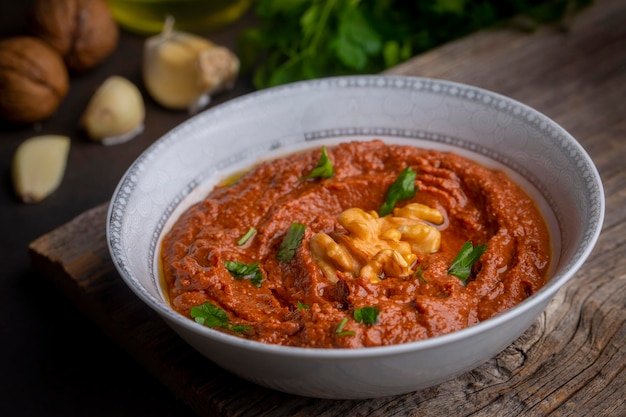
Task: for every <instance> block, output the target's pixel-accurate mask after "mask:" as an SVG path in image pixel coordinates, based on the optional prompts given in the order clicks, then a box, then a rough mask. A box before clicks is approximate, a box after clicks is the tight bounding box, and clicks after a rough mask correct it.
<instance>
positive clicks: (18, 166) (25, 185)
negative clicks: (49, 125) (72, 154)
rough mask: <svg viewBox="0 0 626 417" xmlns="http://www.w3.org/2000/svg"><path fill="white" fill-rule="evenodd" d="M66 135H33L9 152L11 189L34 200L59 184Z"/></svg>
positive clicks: (67, 140) (22, 197)
mask: <svg viewBox="0 0 626 417" xmlns="http://www.w3.org/2000/svg"><path fill="white" fill-rule="evenodd" d="M69 151H70V138H69V137H67V136H61V135H42V136H33V137H31V138H29V139H26V140H25V141H24V142H22V143H21V144H20V145H19V146H18V148H17V150H16V151H15V155H14V156H13V163H12V167H11V170H12V178H13V186H14V188H15V192H16V194H17V195H18V197H19V198H20V200H22V201H23V202H25V203H37V202H39V201H41V200H43V199H44V198H46V197H47V196H49V195H50V194H52V193H53V192H54V191H55V190H56V189H57V188H58V187H59V185H61V180H62V179H63V175H64V174H65V167H66V164H67V157H68V154H69Z"/></svg>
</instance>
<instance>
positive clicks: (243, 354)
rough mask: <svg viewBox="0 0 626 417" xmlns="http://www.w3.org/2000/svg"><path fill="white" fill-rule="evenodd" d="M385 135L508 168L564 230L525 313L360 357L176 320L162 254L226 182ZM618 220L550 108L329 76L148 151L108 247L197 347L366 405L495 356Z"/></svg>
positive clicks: (263, 377)
mask: <svg viewBox="0 0 626 417" xmlns="http://www.w3.org/2000/svg"><path fill="white" fill-rule="evenodd" d="M374 138H381V139H383V140H384V141H387V142H389V143H402V144H409V145H414V146H419V147H429V148H434V149H440V150H454V151H455V152H457V153H460V154H465V155H466V156H469V157H471V158H473V159H475V160H477V161H479V162H482V163H484V164H485V165H490V166H494V167H497V168H500V169H503V170H505V171H506V172H507V173H508V174H509V175H510V176H511V177H512V178H513V179H514V180H516V181H517V182H518V183H520V184H521V185H522V186H524V187H525V188H526V189H527V191H528V192H529V193H530V194H531V195H532V196H533V197H534V198H535V200H536V201H537V205H538V207H539V208H540V210H541V211H542V212H543V214H544V217H545V218H546V222H547V224H548V227H549V229H550V233H551V239H552V247H553V261H552V265H551V272H550V280H549V282H548V283H547V285H546V286H545V287H544V288H543V289H542V290H540V291H539V292H538V293H537V294H535V295H533V296H532V297H530V298H529V299H527V300H526V301H524V302H523V303H521V304H520V305H518V306H516V307H515V308H513V309H511V310H509V311H507V312H505V313H503V314H501V315H499V316H497V317H494V318H492V319H490V320H487V321H485V322H482V323H480V324H478V325H476V326H473V327H470V328H468V329H464V330H461V331H458V332H455V333H452V334H449V335H445V336H441V337H437V338H432V339H429V340H424V341H419V342H413V343H407V344H402V345H395V346H386V347H378V348H367V349H357V350H342V349H306V348H292V347H283V346H274V345H265V344H261V343H258V342H251V341H248V340H243V339H241V338H239V337H234V336H230V335H225V334H223V333H220V332H218V331H215V330H212V329H208V328H206V327H203V326H200V325H198V324H196V323H194V322H193V321H191V320H189V319H188V318H185V317H182V316H181V315H179V314H177V313H175V312H174V311H173V310H172V309H171V308H170V307H169V306H168V304H167V302H166V300H165V297H164V296H163V292H162V288H161V286H160V279H159V276H158V263H157V261H156V258H157V256H158V247H159V244H160V239H161V236H162V235H163V233H164V232H166V231H167V230H168V228H169V226H170V225H171V223H172V221H173V220H174V219H175V218H177V217H178V215H179V214H180V213H181V212H182V211H183V210H184V209H185V208H187V207H189V206H190V205H191V204H192V203H193V202H195V201H198V200H199V199H201V198H203V197H204V195H206V193H207V192H208V191H209V190H210V189H211V188H212V187H213V186H214V185H215V184H217V183H218V182H219V181H220V180H221V179H223V178H225V177H228V176H229V175H232V174H233V173H236V172H238V171H241V170H242V169H245V168H246V167H249V166H251V165H253V164H254V163H255V162H258V161H259V160H261V159H266V158H271V157H276V156H281V155H285V154H289V153H290V152H293V151H297V150H301V149H307V148H313V147H319V146H321V145H322V144H326V145H329V144H334V143H338V142H342V141H350V140H371V139H374ZM603 217H604V193H603V190H602V184H601V180H600V177H599V175H598V172H597V170H596V168H595V166H594V164H593V162H592V161H591V159H590V158H589V156H588V155H587V153H586V152H585V150H584V149H583V148H582V147H581V146H580V144H579V143H578V142H577V141H576V140H575V139H574V138H573V137H572V136H571V135H570V134H569V133H567V132H566V131H565V130H564V129H563V128H562V127H560V126H559V125H558V124H556V123H555V122H554V121H552V120H550V119H549V118H548V117H546V116H545V115H543V114H541V113H539V112H537V111H536V110H534V109H532V108H530V107H528V106H526V105H524V104H522V103H519V102H517V101H515V100H512V99H510V98H507V97H504V96H501V95H499V94H496V93H493V92H490V91H486V90H483V89H480V88H476V87H472V86H468V85H463V84H459V83H454V82H448V81H443V80H435V79H426V78H417V77H398V76H379V75H375V76H349V77H335V78H326V79H319V80H314V81H306V82H299V83H293V84H288V85H285V86H281V87H276V88H272V89H268V90H262V91H259V92H256V93H252V94H249V95H246V96H243V97H240V98H237V99H234V100H231V101H229V102H227V103H225V104H222V105H220V106H216V107H214V108H212V109H209V110H207V111H205V112H203V113H201V114H199V115H197V116H195V117H193V118H191V119H190V120H188V121H187V122H185V123H183V124H182V125H180V126H178V127H177V128H175V129H173V130H172V131H170V132H169V133H168V134H166V135H165V136H164V137H162V138H161V139H159V140H158V141H156V142H155V143H154V144H153V145H152V146H151V147H150V148H149V149H147V150H146V151H145V152H144V153H143V154H142V155H141V156H140V157H139V158H138V159H137V160H136V161H135V162H134V163H133V165H131V167H130V168H129V169H128V171H127V172H126V173H125V175H124V176H123V177H122V179H121V181H120V183H119V184H118V187H117V189H116V190H115V192H114V195H113V197H112V199H111V203H110V206H109V212H108V217H107V241H108V245H109V250H110V253H111V256H112V259H113V262H114V264H115V266H116V268H117V269H118V271H119V273H120V275H121V277H122V279H123V280H124V281H125V282H126V284H127V285H128V286H129V288H130V289H131V290H132V291H133V292H134V293H135V294H137V295H138V296H139V297H140V298H141V299H142V300H143V301H144V302H145V303H146V304H147V305H148V306H149V307H150V308H152V309H154V310H155V311H156V312H157V313H158V314H159V315H160V316H161V317H162V318H163V319H164V320H165V321H166V322H167V323H168V325H169V326H171V327H172V328H173V329H174V330H175V331H176V332H177V333H178V334H179V335H180V336H181V337H182V338H183V339H185V340H186V341H187V342H188V343H189V344H190V345H192V346H193V347H194V348H196V349H197V350H198V351H199V352H201V353H202V354H203V355H205V356H206V357H207V358H209V359H210V360H212V361H214V362H215V363H216V364H218V365H220V366H222V367H224V368H225V369H228V370H230V371H231V372H233V373H235V374H237V375H240V376H241V377H243V378H245V379H248V380H250V381H252V382H256V383H258V384H260V385H264V386H267V387H270V388H273V389H277V390H280V391H285V392H289V393H293V394H298V395H305V396H311V397H319V398H341V399H348V398H350V399H358V398H373V397H380V396H387V395H395V394H401V393H406V392H410V391H414V390H417V389H421V388H425V387H428V386H432V385H434V384H437V383H440V382H442V381H445V380H447V379H449V378H452V377H454V376H456V375H458V374H460V373H462V372H465V371H468V370H470V369H472V368H474V367H476V366H478V365H480V364H481V363H484V362H485V361H487V360H488V359H490V358H492V357H493V356H495V355H496V354H497V353H498V352H500V351H501V350H503V349H504V348H505V347H506V346H507V345H509V344H510V343H511V342H512V341H514V340H515V339H516V338H517V337H518V336H519V335H521V333H523V332H524V331H525V330H526V329H527V328H528V327H529V326H530V325H531V324H532V323H533V321H534V320H535V319H536V318H537V316H538V315H539V314H540V313H541V312H542V311H543V310H544V309H545V307H546V306H547V304H548V303H549V302H550V300H551V299H552V297H553V296H554V294H555V293H556V292H557V291H558V290H559V288H560V287H562V286H563V284H565V283H566V282H567V281H568V280H569V279H570V278H571V277H572V276H573V274H574V273H575V272H576V271H577V270H578V269H579V268H580V266H581V265H582V264H583V262H584V261H585V259H586V258H587V257H588V255H589V253H590V252H591V250H592V249H593V246H594V245H595V242H596V241H597V238H598V235H599V233H600V229H601V227H602V222H603Z"/></svg>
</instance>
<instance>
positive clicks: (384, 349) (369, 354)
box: [106, 74, 605, 359]
mask: <svg viewBox="0 0 626 417" xmlns="http://www.w3.org/2000/svg"><path fill="white" fill-rule="evenodd" d="M371 79H385V80H387V81H389V82H390V83H391V82H393V81H394V80H395V81H411V82H419V81H422V82H425V83H437V84H440V85H443V86H448V87H456V88H461V89H469V90H473V91H475V92H477V93H482V94H485V95H488V96H490V97H492V98H497V99H500V100H504V101H505V102H509V103H512V104H514V105H516V106H518V107H519V108H522V109H524V110H526V111H528V112H529V113H531V114H533V115H536V116H539V117H540V118H542V119H543V120H544V121H547V122H548V123H549V124H551V126H552V127H553V128H554V129H556V130H557V131H558V133H559V134H560V135H561V136H562V137H563V138H565V139H566V140H567V141H568V144H569V145H570V146H573V147H574V148H575V150H576V152H577V154H578V155H579V156H580V157H581V158H582V159H584V162H585V163H586V166H587V168H588V169H589V171H590V174H591V178H590V179H589V182H593V183H595V184H596V185H597V192H598V195H597V196H596V197H597V201H596V203H597V218H596V219H595V222H593V230H591V231H590V232H589V233H588V235H587V239H586V240H585V242H586V245H585V246H584V248H583V250H582V251H580V252H578V255H579V256H578V257H577V258H576V259H574V260H572V261H571V262H569V263H568V264H566V265H564V266H563V269H564V271H562V272H560V273H559V274H557V275H556V276H554V277H552V278H551V279H550V280H549V281H547V282H546V284H545V285H544V286H543V287H542V288H541V289H540V290H539V291H537V293H535V294H533V295H532V296H530V297H528V298H527V299H525V300H524V301H522V302H521V303H519V304H517V305H515V306H513V307H512V308H510V309H508V310H506V311H504V312H502V313H500V314H498V315H497V316H494V317H492V318H490V319H488V320H485V321H481V322H479V323H477V324H475V325H473V326H470V327H467V328H464V329H461V330H457V331H454V332H451V333H448V334H444V335H441V336H436V337H430V338H427V339H423V340H417V341H413V342H407V343H401V344H393V345H384V346H376V347H364V348H359V349H341V348H317V347H298V346H283V345H276V344H270V343H263V342H258V341H253V340H248V339H244V338H241V337H239V336H235V335H230V334H226V333H224V332H221V331H219V330H215V329H211V328H208V327H206V326H203V325H200V324H198V323H196V322H194V321H193V320H190V319H189V318H187V317H184V316H182V315H180V314H178V313H176V312H174V311H173V310H172V309H171V308H170V307H169V306H168V305H167V301H164V300H157V299H156V298H155V297H153V296H152V295H150V294H148V293H147V292H146V291H145V290H144V289H143V288H141V287H140V286H137V285H136V284H137V282H138V281H136V280H133V279H129V277H127V276H126V273H125V270H124V268H123V266H122V265H121V263H120V260H119V259H117V257H116V255H115V253H116V252H115V250H114V248H113V246H112V238H111V233H112V230H111V223H112V218H113V210H114V209H115V201H116V197H117V196H118V195H119V194H120V190H121V188H122V187H123V185H124V179H125V178H126V177H127V176H129V175H131V173H132V172H133V171H134V169H135V167H136V164H137V162H138V161H139V160H141V159H142V158H144V157H145V156H146V155H148V154H150V153H151V152H153V151H154V150H155V149H157V147H159V146H160V145H161V143H162V142H164V141H166V140H168V138H169V137H171V136H175V135H176V134H177V133H178V132H179V130H181V129H184V128H185V127H189V126H192V125H193V124H194V123H196V122H197V121H198V120H199V118H200V117H202V116H203V115H205V114H211V113H215V112H221V111H225V110H228V109H229V108H231V107H236V106H239V105H241V104H242V103H245V101H248V100H255V99H256V98H258V97H264V96H266V95H271V94H280V93H281V92H285V91H289V90H292V89H296V90H297V89H299V88H301V87H303V86H306V87H314V86H315V85H316V84H321V83H325V82H329V81H330V82H332V81H333V80H335V81H337V82H342V81H345V82H346V83H350V82H353V83H360V82H361V80H371ZM366 83H367V82H365V83H364V84H366ZM604 215H605V195H604V189H603V184H602V180H601V177H600V175H599V173H598V170H597V167H596V166H595V164H594V163H593V160H592V159H591V157H590V156H589V154H588V153H587V152H586V150H585V149H584V148H583V146H582V145H581V144H580V143H579V142H578V141H577V140H576V139H575V138H574V137H573V136H572V135H571V134H570V133H569V132H568V131H566V130H565V129H564V128H563V127H561V126H560V125H559V124H558V123H556V122H555V121H554V120H552V119H550V118H549V117H548V116H546V115H545V114H543V113H542V112H540V111H538V110H536V109H534V108H532V107H530V106H528V105H526V104H524V103H522V102H519V101H517V100H516V99H513V98H511V97H508V96H505V95H502V94H500V93H497V92H494V91H491V90H488V89H484V88H482V87H477V86H473V85H470V84H465V83H461V82H456V81H450V80H445V79H438V78H430V77H418V76H405V75H388V74H374V75H346V76H336V77H325V78H318V79H313V80H304V81H297V82H292V83H288V84H284V85H280V86H276V87H271V88H267V89H264V90H258V91H253V92H250V93H247V94H244V95H242V96H239V97H235V98H233V99H230V100H228V101H226V102H224V103H221V104H218V105H216V106H214V107H211V108H209V109H207V110H204V111H202V112H200V113H198V114H196V115H194V116H192V117H191V118H189V119H187V120H186V121H184V122H182V123H181V124H179V125H177V126H175V127H174V128H172V129H170V130H169V131H168V132H166V133H165V134H164V135H162V136H161V137H159V138H158V139H156V140H155V141H154V142H153V143H152V144H151V145H150V146H149V147H147V148H146V149H145V150H144V151H143V152H142V153H141V154H140V155H139V156H138V157H137V158H136V159H135V160H134V162H133V163H132V164H131V165H130V166H129V168H128V169H127V170H126V171H125V172H124V174H123V175H122V177H121V178H120V181H119V182H118V184H117V186H116V187H115V190H114V192H113V194H112V198H111V199H110V200H109V205H108V209H107V218H106V237H107V246H108V249H109V253H110V255H111V258H112V260H113V264H114V266H115V268H116V270H117V272H118V273H119V275H120V277H121V279H122V280H123V281H124V282H125V284H126V285H127V286H128V287H129V288H130V289H131V291H132V292H133V293H134V294H135V295H137V296H138V297H139V298H140V299H141V300H142V301H143V302H144V304H146V305H147V306H148V307H150V308H151V309H152V310H153V311H155V312H157V313H158V314H159V315H160V316H161V317H162V318H164V319H165V321H166V322H168V321H169V322H174V323H176V324H177V325H180V326H182V327H183V328H184V329H186V330H187V331H190V332H192V333H195V334H199V335H202V336H203V337H208V338H209V339H211V340H212V341H214V342H221V343H225V344H227V345H230V346H233V347H238V348H242V349H246V350H250V351H257V352H263V353H264V354H274V355H280V356H287V357H299V358H318V359H321V358H324V359H331V358H337V359H351V358H352V359H357V358H373V357H382V356H390V355H400V354H404V353H408V352H416V351H424V350H430V349H436V348H438V347H440V346H443V345H447V344H449V343H453V342H455V341H458V340H463V339H467V338H471V337H474V336H477V335H479V334H481V333H483V332H486V331H489V330H492V329H494V328H497V327H500V326H502V325H504V324H505V323H507V322H509V321H512V320H513V319H514V318H515V317H516V316H518V315H520V314H523V313H525V312H527V311H528V310H531V309H533V308H534V307H536V306H537V305H540V304H542V303H545V304H546V305H547V303H548V302H549V301H550V300H551V299H552V297H553V296H554V295H555V294H556V292H557V291H558V290H559V289H560V288H561V287H563V285H565V283H567V281H569V280H570V279H571V278H572V277H573V276H574V275H575V274H576V273H577V271H578V270H579V269H580V267H581V266H582V265H583V264H584V263H585V262H586V260H587V258H588V257H589V255H590V254H591V252H592V250H593V249H594V247H595V245H596V243H597V240H598V238H599V236H600V233H601V231H602V226H603V222H604ZM168 324H171V323H168ZM174 330H175V331H176V329H174Z"/></svg>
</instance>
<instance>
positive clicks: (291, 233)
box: [276, 222, 306, 262]
mask: <svg viewBox="0 0 626 417" xmlns="http://www.w3.org/2000/svg"><path fill="white" fill-rule="evenodd" d="M305 230H306V225H305V224H301V223H295V222H294V223H292V224H291V227H289V230H288V231H287V234H286V235H285V237H284V238H283V241H282V242H281V243H280V248H279V249H278V253H276V258H277V259H278V260H279V261H282V262H290V261H291V260H292V259H293V257H294V256H295V254H296V251H297V250H298V248H299V247H300V244H301V243H302V238H303V237H304V231H305Z"/></svg>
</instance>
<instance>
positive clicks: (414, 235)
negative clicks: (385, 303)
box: [310, 203, 444, 282]
mask: <svg viewBox="0 0 626 417" xmlns="http://www.w3.org/2000/svg"><path fill="white" fill-rule="evenodd" d="M338 220H339V223H340V224H341V225H342V226H343V227H344V228H345V229H346V231H347V233H338V234H334V235H333V236H332V237H331V236H330V235H328V234H326V233H317V234H315V235H314V236H313V237H312V238H311V242H310V249H311V255H312V257H313V259H314V260H315V262H316V263H317V264H318V265H319V267H320V269H321V270H322V273H323V274H324V276H325V277H326V278H327V279H328V280H330V281H331V282H337V279H338V278H337V271H341V272H342V273H344V274H345V275H347V276H351V277H359V276H362V277H366V278H369V279H370V280H371V281H372V282H378V281H380V280H381V279H384V278H385V277H388V276H394V277H402V276H408V275H411V274H412V273H413V270H412V267H413V266H414V265H415V263H416V261H417V254H418V253H434V252H437V251H438V250H439V246H440V244H441V233H440V232H439V230H438V229H437V228H436V227H434V226H433V224H442V223H443V221H444V216H443V214H442V213H441V212H440V211H439V210H436V209H433V208H431V207H428V206H425V205H423V204H419V203H412V204H408V205H407V206H405V207H402V208H396V209H394V211H393V215H388V216H384V217H379V216H378V214H377V213H376V212H370V213H367V212H365V211H364V210H361V209H360V208H350V209H348V210H345V211H344V212H342V213H341V214H340V215H339V217H338Z"/></svg>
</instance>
